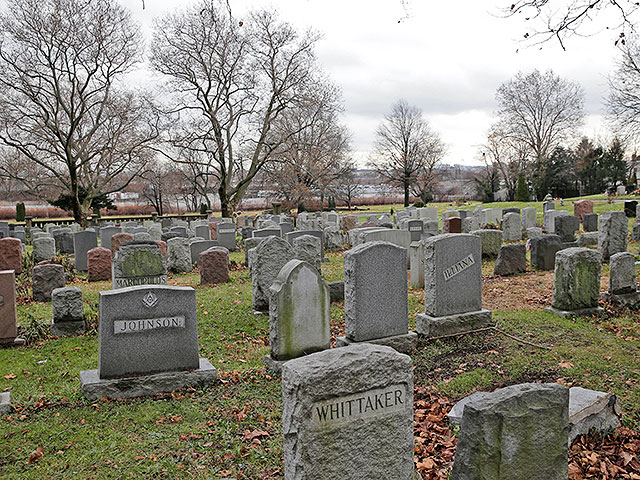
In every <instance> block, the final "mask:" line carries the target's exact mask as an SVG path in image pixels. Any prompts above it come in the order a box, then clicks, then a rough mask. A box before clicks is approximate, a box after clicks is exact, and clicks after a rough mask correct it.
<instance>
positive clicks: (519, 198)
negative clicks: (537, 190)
mask: <svg viewBox="0 0 640 480" xmlns="http://www.w3.org/2000/svg"><path fill="white" fill-rule="evenodd" d="M528 201H529V187H527V182H526V180H525V179H524V175H523V174H520V175H519V176H518V184H517V185H516V202H528Z"/></svg>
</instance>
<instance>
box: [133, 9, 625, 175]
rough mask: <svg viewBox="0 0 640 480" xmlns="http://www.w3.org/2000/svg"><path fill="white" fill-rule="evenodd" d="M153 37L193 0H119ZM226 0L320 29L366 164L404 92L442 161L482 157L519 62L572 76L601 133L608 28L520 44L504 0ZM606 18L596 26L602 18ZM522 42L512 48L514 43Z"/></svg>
mask: <svg viewBox="0 0 640 480" xmlns="http://www.w3.org/2000/svg"><path fill="white" fill-rule="evenodd" d="M121 2H122V3H123V4H125V5H126V6H127V7H129V8H130V9H131V10H132V12H133V14H134V16H135V18H136V19H137V20H138V21H139V22H141V23H142V25H143V28H144V30H145V32H147V33H148V37H150V32H151V29H152V19H153V17H155V16H157V15H162V14H163V13H166V12H169V11H172V10H174V9H175V8H180V7H181V6H184V5H186V4H189V3H192V1H190V0H144V4H145V8H144V9H143V1H142V0H121ZM407 3H408V7H407V8H408V13H409V17H408V18H407V19H405V20H403V21H402V22H401V23H398V20H399V19H400V18H402V17H404V16H405V13H404V10H403V7H402V3H401V0H368V1H367V0H277V1H266V0H252V1H250V0H249V1H248V0H231V5H232V8H233V9H234V13H235V15H236V16H237V17H241V15H242V14H241V12H243V11H246V9H247V8H259V7H265V6H272V7H275V8H276V9H277V10H278V11H279V12H280V15H281V17H282V18H283V19H285V20H287V21H289V22H291V23H292V24H294V25H295V26H296V27H298V28H300V29H301V30H302V29H304V28H306V27H312V28H314V29H315V30H318V31H319V32H321V33H322V34H323V39H322V40H321V41H320V42H319V44H318V46H317V54H318V60H319V63H320V65H321V66H322V67H323V69H324V70H325V71H326V72H327V73H328V74H329V76H330V77H331V79H332V80H333V81H334V82H335V83H336V84H337V85H339V86H340V87H341V89H342V94H343V99H344V104H345V114H344V123H345V124H346V125H347V126H348V128H349V130H350V131H351V133H352V147H353V150H354V157H355V158H356V159H357V160H358V161H359V163H360V165H364V163H365V162H366V159H367V155H368V152H369V151H370V150H371V147H372V144H373V141H374V138H375V130H376V127H377V126H378V124H379V123H380V122H381V121H382V119H383V116H384V115H385V114H386V113H388V112H389V110H390V109H391V105H392V104H393V103H394V102H395V101H396V100H398V99H400V98H404V99H405V100H407V101H408V102H409V103H410V104H412V105H415V106H417V107H419V108H421V109H422V111H423V114H424V116H425V118H426V119H428V120H429V122H430V123H431V125H432V127H433V128H434V129H435V130H437V131H438V132H439V133H440V134H441V136H442V138H443V140H444V141H445V142H446V143H447V145H448V153H447V156H446V158H445V160H444V161H445V162H446V163H462V164H477V163H479V157H478V151H479V146H480V145H481V144H482V143H483V141H484V139H485V138H486V132H487V130H488V128H489V126H490V125H491V123H492V120H493V116H494V112H495V110H496V109H497V105H496V102H495V91H496V89H497V88H498V87H499V85H500V84H501V83H502V82H504V81H506V80H508V79H509V78H510V77H512V76H513V75H515V74H516V73H517V72H518V71H520V70H522V71H531V70H533V69H534V68H538V69H540V70H546V69H549V68H551V69H553V70H554V71H555V72H556V73H557V74H559V75H561V76H562V77H565V78H567V79H569V80H572V81H575V82H579V83H580V84H581V85H582V87H583V89H584V91H585V99H586V103H585V109H586V112H587V114H588V117H587V121H586V124H585V127H584V129H583V130H584V133H585V134H587V135H589V136H606V135H608V131H607V129H606V126H605V124H604V121H603V115H604V113H605V112H604V106H603V100H604V99H605V98H606V96H607V93H608V87H607V75H609V74H610V73H613V71H614V69H615V60H616V58H617V55H618V52H617V50H616V48H615V47H614V46H613V40H614V35H615V33H614V32H611V31H603V32H601V33H600V34H599V35H596V36H593V37H589V38H576V37H574V38H572V39H570V40H569V41H568V42H567V44H566V46H567V51H566V52H565V51H562V49H561V48H560V46H559V45H558V44H557V43H549V44H547V45H545V46H544V48H542V50H540V49H538V48H537V47H530V48H526V46H525V45H523V44H522V43H520V41H519V39H521V38H522V35H523V33H524V32H525V31H526V25H525V23H524V22H523V21H522V20H521V19H517V18H512V19H502V18H498V17H497V15H498V14H499V8H500V7H502V6H505V5H506V4H507V3H508V4H509V5H510V4H511V1H510V0H506V1H505V0H490V1H486V0H485V1H481V0H457V1H442V0H441V1H437V2H436V1H428V0H407ZM604 20H605V19H603V18H600V19H599V27H602V26H604ZM517 50H519V52H517Z"/></svg>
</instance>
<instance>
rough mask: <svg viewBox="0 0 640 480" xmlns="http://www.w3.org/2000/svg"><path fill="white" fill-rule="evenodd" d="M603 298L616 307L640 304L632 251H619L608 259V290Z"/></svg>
mask: <svg viewBox="0 0 640 480" xmlns="http://www.w3.org/2000/svg"><path fill="white" fill-rule="evenodd" d="M604 298H605V299H606V300H607V301H608V302H609V303H611V304H613V305H615V306H618V307H630V308H634V309H635V308H637V307H638V306H640V292H638V290H637V286H636V258H635V256H634V255H633V254H632V253H629V252H620V253H615V254H613V255H611V258H610V259H609V291H608V292H607V293H606V294H604Z"/></svg>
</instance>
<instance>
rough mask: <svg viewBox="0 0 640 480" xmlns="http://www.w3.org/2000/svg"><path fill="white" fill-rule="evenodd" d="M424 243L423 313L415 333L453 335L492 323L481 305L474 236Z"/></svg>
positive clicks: (479, 263) (478, 258)
mask: <svg viewBox="0 0 640 480" xmlns="http://www.w3.org/2000/svg"><path fill="white" fill-rule="evenodd" d="M423 243H424V291H425V313H424V314H418V315H417V317H416V325H417V331H418V334H421V335H425V336H427V337H437V336H443V335H452V334H457V333H462V332H466V331H471V330H476V329H479V328H484V327H488V326H489V325H491V312H490V311H489V310H484V309H483V308H482V272H481V269H482V242H481V240H480V237H478V236H477V235H469V234H464V233H463V234H457V235H456V234H448V235H439V236H436V237H431V238H428V239H426V240H424V241H423Z"/></svg>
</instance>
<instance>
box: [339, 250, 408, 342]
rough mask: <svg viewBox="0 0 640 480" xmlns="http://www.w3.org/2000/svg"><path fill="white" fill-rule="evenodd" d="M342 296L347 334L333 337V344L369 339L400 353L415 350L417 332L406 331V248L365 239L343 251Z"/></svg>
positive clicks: (368, 340) (366, 340)
mask: <svg viewBox="0 0 640 480" xmlns="http://www.w3.org/2000/svg"><path fill="white" fill-rule="evenodd" d="M382 272H384V273H382ZM344 295H345V300H344V314H345V332H346V335H345V336H344V337H339V338H337V339H336V346H345V345H350V344H353V343H357V342H368V343H376V344H379V345H387V346H389V347H392V348H395V349H396V350H398V351H400V352H411V351H413V350H414V349H415V346H416V342H417V335H416V334H415V333H414V332H409V320H408V316H409V312H408V309H409V306H408V291H407V250H406V249H405V248H402V247H399V246H397V245H393V244H391V243H387V242H367V243H364V244H362V245H359V246H357V247H355V248H353V249H351V250H348V251H346V252H345V254H344Z"/></svg>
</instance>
